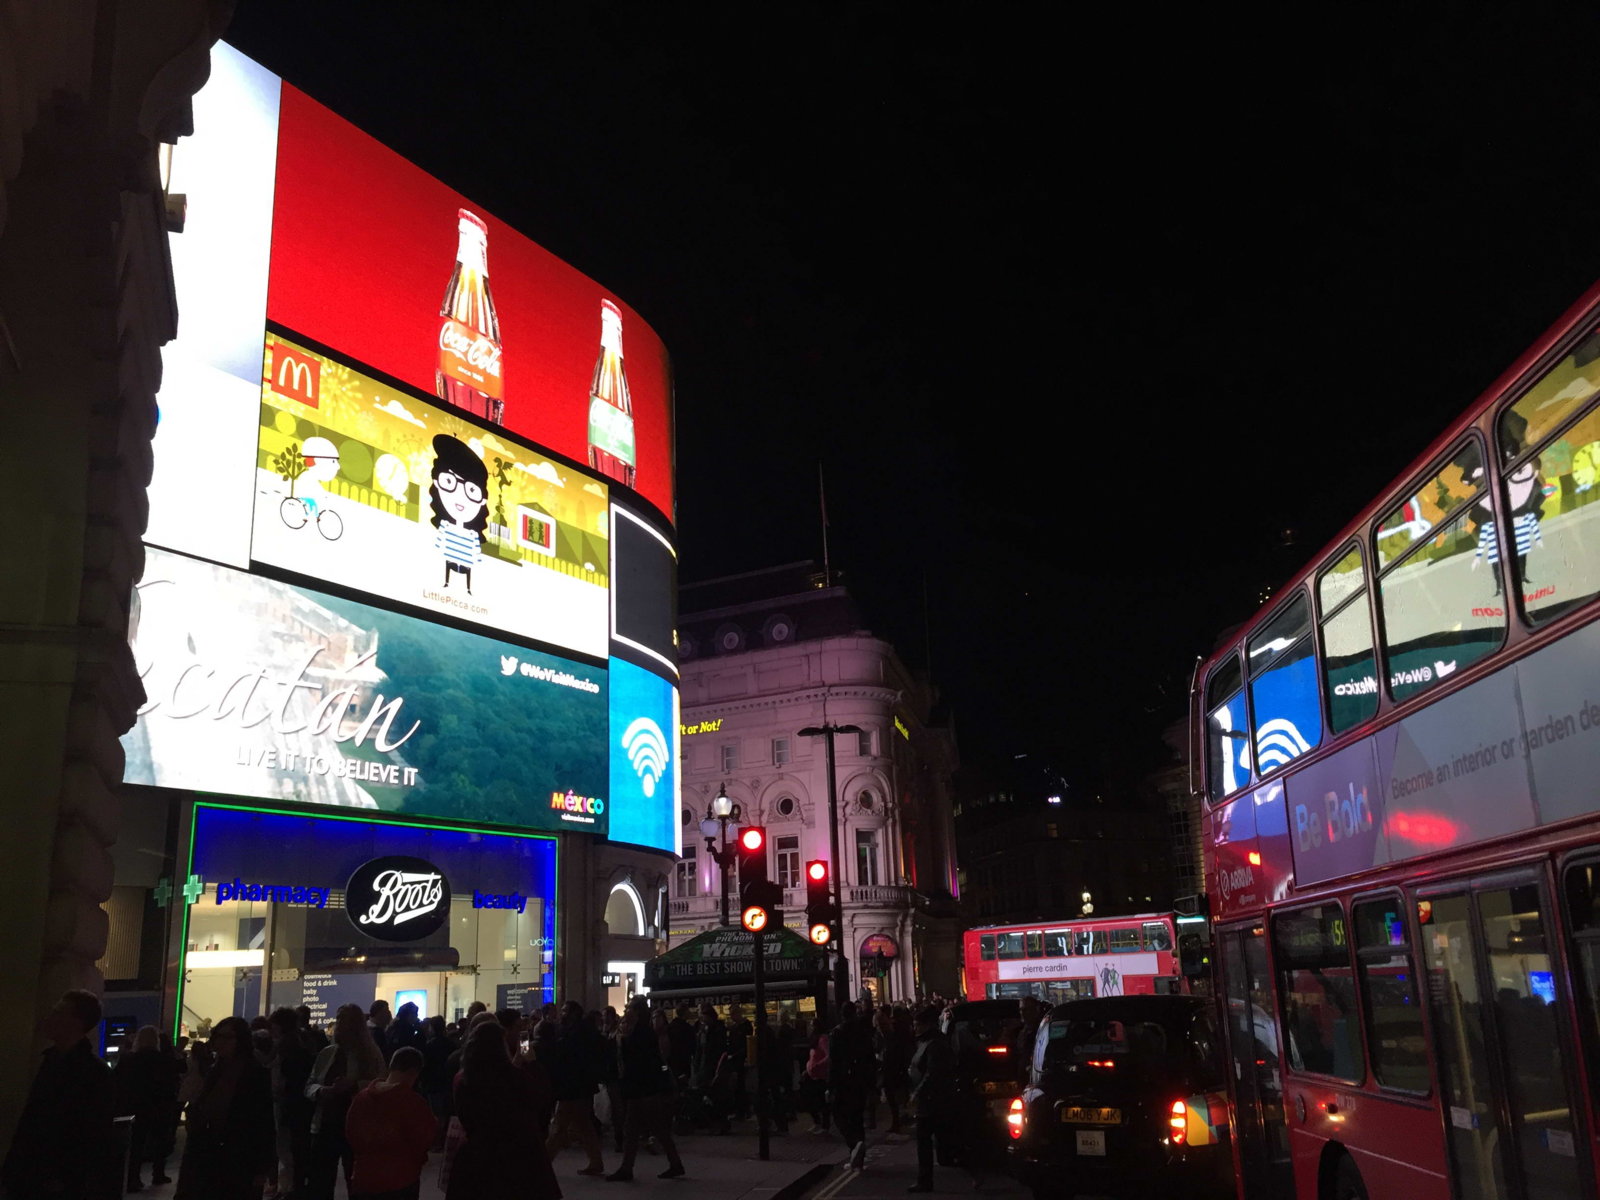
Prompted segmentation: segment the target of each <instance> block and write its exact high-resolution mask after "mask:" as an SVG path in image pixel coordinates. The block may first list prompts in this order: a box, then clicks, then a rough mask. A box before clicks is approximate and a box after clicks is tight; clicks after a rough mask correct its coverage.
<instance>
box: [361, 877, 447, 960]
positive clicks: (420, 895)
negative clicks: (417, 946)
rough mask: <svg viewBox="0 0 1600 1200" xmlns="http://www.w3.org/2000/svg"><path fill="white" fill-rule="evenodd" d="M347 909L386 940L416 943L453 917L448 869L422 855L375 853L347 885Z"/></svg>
mask: <svg viewBox="0 0 1600 1200" xmlns="http://www.w3.org/2000/svg"><path fill="white" fill-rule="evenodd" d="M344 903H345V911H346V912H347V913H349V915H350V919H351V920H352V921H353V922H354V923H355V926H356V928H357V929H359V930H360V931H361V932H362V933H365V934H367V935H368V936H370V937H375V938H381V939H382V940H384V941H386V942H414V941H417V940H419V939H421V938H425V937H427V936H428V935H429V934H431V933H433V932H434V931H436V930H437V929H438V928H439V927H440V926H441V925H443V924H444V923H445V921H447V920H448V919H449V917H450V884H449V882H448V881H447V880H446V879H445V877H444V872H443V871H441V870H439V868H438V867H436V866H434V865H433V864H432V863H430V862H427V861H425V860H424V859H420V858H404V857H390V858H375V859H373V860H372V861H370V862H366V863H363V864H362V865H361V866H360V867H358V868H357V869H356V872H355V874H354V875H352V876H351V877H350V883H349V886H348V887H346V889H345V901H344Z"/></svg>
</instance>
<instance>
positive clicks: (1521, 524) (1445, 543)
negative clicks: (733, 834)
mask: <svg viewBox="0 0 1600 1200" xmlns="http://www.w3.org/2000/svg"><path fill="white" fill-rule="evenodd" d="M1426 352H1428V353H1437V352H1439V350H1438V348H1437V347H1434V348H1430V349H1429V350H1427V351H1426ZM1409 399H1410V398H1399V397H1397V398H1396V402H1397V403H1405V402H1409ZM1356 445H1358V443H1351V444H1350V448H1351V449H1352V450H1354V448H1355V446H1356ZM1347 465H1348V464H1347ZM1312 486H1315V485H1314V484H1313V485H1312ZM1597 500H1600V287H1597V288H1595V289H1593V290H1591V291H1590V292H1589V293H1588V295H1586V296H1585V297H1584V298H1583V300H1582V301H1581V302H1580V303H1579V304H1578V305H1577V306H1575V307H1574V308H1573V309H1571V310H1570V311H1569V312H1568V313H1567V314H1566V315H1565V316H1564V317H1562V319H1561V320H1560V321H1559V322H1557V323H1556V325H1555V326H1554V327H1553V328H1551V329H1550V330H1549V331H1548V332H1547V333H1546V334H1545V335H1544V336H1543V337H1542V338H1541V339H1540V340H1539V341H1538V342H1537V343H1536V344H1535V345H1534V346H1533V348H1532V349H1530V350H1529V351H1528V352H1527V353H1526V354H1525V355H1523V357H1522V358H1521V359H1519V360H1518V361H1517V362H1516V363H1515V364H1513V366H1512V367H1511V368H1510V369H1509V370H1508V371H1507V372H1506V373H1505V374H1504V375H1502V376H1501V377H1500V379H1498V380H1497V381H1496V382H1495V383H1494V384H1493V385H1492V386H1491V387H1490V388H1489V390H1488V391H1487V392H1485V393H1484V394H1483V395H1482V396H1481V397H1480V398H1479V399H1478V401H1477V402H1476V403H1475V404H1474V405H1473V406H1472V407H1471V408H1470V409H1469V410H1468V411H1467V412H1466V413H1464V414H1463V415H1462V416H1461V417H1460V418H1458V419H1457V420H1456V421H1455V423H1454V424H1452V425H1451V426H1450V427H1449V428H1448V429H1447V430H1446V431H1445V433H1444V435H1443V436H1442V437H1440V438H1439V439H1438V441H1436V442H1435V443H1434V444H1433V445H1432V446H1431V447H1430V448H1429V449H1428V450H1427V451H1426V453H1424V454H1423V456H1422V457H1421V458H1419V459H1418V460H1417V461H1416V462H1415V463H1414V464H1413V466H1412V467H1411V468H1410V469H1408V470H1407V471H1406V472H1405V473H1404V474H1403V475H1402V476H1400V478H1399V479H1397V480H1396V481H1395V482H1394V483H1393V484H1392V485H1390V486H1389V487H1388V488H1387V489H1386V490H1385V491H1384V492H1383V493H1382V494H1381V495H1380V496H1378V497H1377V499H1375V500H1374V501H1373V502H1372V503H1371V504H1370V505H1369V506H1367V508H1366V509H1365V510H1364V511H1363V512H1361V513H1360V514H1359V515H1358V516H1357V517H1356V518H1355V520H1354V521H1352V522H1351V523H1350V524H1349V525H1348V526H1346V528H1345V529H1344V531H1343V532H1342V533H1341V534H1340V535H1339V536H1338V537H1337V538H1336V539H1335V540H1334V541H1333V542H1332V543H1331V544H1330V545H1329V546H1328V547H1327V549H1325V550H1324V551H1323V552H1322V553H1321V554H1320V555H1318V556H1317V558H1316V559H1315V560H1313V562H1312V563H1311V564H1310V565H1309V566H1308V567H1307V568H1306V569H1305V570H1303V571H1302V572H1301V573H1300V574H1299V575H1298V576H1296V577H1295V578H1294V579H1292V580H1291V581H1290V582H1289V584H1288V586H1287V587H1285V588H1284V589H1283V590H1282V591H1280V592H1278V593H1277V594H1276V595H1275V596H1273V598H1272V600H1271V602H1270V603H1269V604H1267V605H1265V606H1263V608H1262V610H1261V612H1260V614H1259V615H1258V616H1256V617H1255V618H1254V619H1253V620H1251V621H1250V622H1248V623H1247V624H1246V625H1244V626H1243V627H1241V628H1240V629H1239V630H1238V631H1236V632H1231V633H1229V634H1228V635H1227V637H1226V640H1225V641H1224V642H1222V643H1221V645H1220V647H1219V649H1218V651H1217V652H1216V653H1214V654H1213V655H1212V656H1211V657H1210V658H1209V659H1208V660H1207V661H1206V662H1204V663H1202V664H1201V666H1200V668H1199V670H1197V672H1196V674H1195V680H1194V686H1193V689H1192V693H1191V702H1190V708H1191V745H1192V747H1193V751H1194V752H1193V753H1192V754H1191V755H1190V760H1191V766H1192V769H1193V771H1194V779H1193V786H1194V789H1195V791H1196V792H1197V793H1198V794H1199V796H1201V797H1202V798H1203V801H1204V819H1203V821H1202V826H1201V837H1202V839H1203V842H1202V846H1203V851H1204V859H1205V877H1206V892H1207V896H1208V897H1209V901H1210V916H1211V922H1212V929H1213V937H1214V941H1213V955H1212V957H1213V962H1214V963H1215V965H1216V981H1215V982H1216V991H1217V994H1218V996H1219V1001H1220V1009H1219V1011H1220V1013H1221V1014H1222V1015H1223V1016H1224V1017H1225V1021H1224V1024H1225V1028H1226V1048H1227V1051H1228V1054H1229V1056H1230V1058H1231V1060H1232V1061H1231V1064H1230V1067H1231V1069H1230V1070H1229V1071H1228V1079H1229V1084H1230V1088H1231V1090H1232V1092H1233V1097H1232V1099H1233V1110H1234V1145H1235V1147H1236V1150H1235V1155H1236V1165H1237V1168H1238V1170H1237V1179H1238V1188H1239V1191H1238V1194H1239V1196H1240V1197H1241V1200H1266V1198H1269V1197H1270V1198H1272V1200H1277V1198H1279V1197H1293V1198H1295V1200H1363V1198H1366V1197H1372V1198H1374V1200H1376V1198H1378V1197H1389V1196H1403V1197H1406V1198H1407V1200H1455V1198H1459V1200H1541V1198H1543V1197H1551V1198H1554V1197H1565V1196H1594V1195H1595V1194H1596V1171H1597V1162H1600V1154H1597V1143H1596V1136H1597V1134H1600V1125H1597V1121H1596V1100H1597V1098H1600V820H1597V817H1600V622H1597V621H1596V620H1595V618H1596V617H1597V616H1600V504H1597V503H1595V502H1596V501H1597Z"/></svg>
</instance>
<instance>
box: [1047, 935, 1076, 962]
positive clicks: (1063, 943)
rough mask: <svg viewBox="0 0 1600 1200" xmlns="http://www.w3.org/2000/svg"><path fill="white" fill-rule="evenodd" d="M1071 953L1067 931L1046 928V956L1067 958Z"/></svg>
mask: <svg viewBox="0 0 1600 1200" xmlns="http://www.w3.org/2000/svg"><path fill="white" fill-rule="evenodd" d="M1069 953H1070V951H1069V950H1068V948H1067V931H1066V930H1065V929H1046V930H1045V931H1044V956H1045V957H1046V958H1065V957H1066V956H1067V955H1068V954H1069Z"/></svg>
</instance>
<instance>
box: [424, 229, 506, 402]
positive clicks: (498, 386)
mask: <svg viewBox="0 0 1600 1200" xmlns="http://www.w3.org/2000/svg"><path fill="white" fill-rule="evenodd" d="M456 219H457V228H458V230H459V231H460V235H461V236H460V240H459V242H458V243H457V245H456V269H455V270H454V271H452V272H451V274H450V286H449V287H447V288H446V289H445V292H444V303H443V304H441V305H440V306H439V315H440V316H441V317H443V318H444V321H443V323H442V324H441V325H440V326H439V372H438V374H437V375H436V376H435V377H434V390H435V391H436V392H438V393H439V398H440V399H441V400H448V401H449V402H450V403H451V404H454V405H456V406H457V407H459V408H464V409H466V410H467V411H468V412H470V413H475V414H476V415H478V416H480V417H487V418H488V419H489V420H491V421H493V422H494V423H495V424H497V425H498V424H501V423H502V422H503V420H504V417H505V400H504V399H503V397H504V387H503V384H502V381H501V376H500V318H499V317H498V316H496V315H495V311H494V295H493V293H492V292H490V291H489V229H488V226H486V225H485V224H484V223H483V218H482V217H480V216H478V215H477V214H476V213H470V212H468V211H467V210H466V209H464V208H462V209H457V210H456Z"/></svg>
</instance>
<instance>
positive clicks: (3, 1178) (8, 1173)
mask: <svg viewBox="0 0 1600 1200" xmlns="http://www.w3.org/2000/svg"><path fill="white" fill-rule="evenodd" d="M99 1027H100V999H99V997H98V996H96V995H95V994H94V993H93V992H86V991H82V990H80V989H76V988H75V989H73V990H71V991H68V992H63V993H62V995H61V999H59V1000H57V1001H56V1003H55V1007H53V1008H52V1009H51V1010H50V1011H49V1013H47V1014H46V1015H45V1018H44V1020H43V1022H42V1023H41V1026H40V1031H41V1032H42V1033H43V1034H44V1036H45V1037H46V1038H47V1039H49V1042H50V1045H49V1047H48V1048H47V1049H46V1050H45V1052H44V1058H43V1061H41V1062H40V1064H39V1071H38V1073H37V1074H36V1075H35V1076H34V1077H33V1085H32V1086H31V1087H30V1088H29V1089H28V1099H27V1101H26V1102H25V1103H24V1104H23V1108H22V1116H21V1117H20V1118H19V1119H18V1121H17V1129H16V1133H15V1134H14V1135H13V1136H12V1139H11V1149H10V1150H9V1151H8V1152H7V1154H6V1158H5V1164H4V1165H3V1166H0V1182H3V1183H4V1185H5V1188H6V1193H7V1194H8V1195H11V1196H19V1197H24V1196H25V1197H33V1196H59V1197H63V1198H64V1200H65V1198H68V1197H70V1198H72V1200H81V1198H82V1197H85V1196H87V1195H88V1192H89V1188H90V1186H91V1184H92V1183H93V1182H94V1180H95V1176H96V1175H97V1173H98V1172H100V1171H101V1170H102V1169H103V1165H104V1164H105V1163H106V1162H107V1161H109V1156H110V1154H111V1152H112V1151H111V1147H112V1142H111V1119H112V1109H113V1108H114V1107H115V1104H114V1101H115V1097H116V1090H115V1088H114V1086H113V1084H112V1081H111V1071H110V1069H109V1068H107V1066H106V1065H105V1063H103V1062H101V1061H100V1060H99V1059H98V1058H96V1057H95V1055H94V1051H93V1050H91V1049H90V1048H89V1033H90V1031H91V1030H94V1029H98V1028H99Z"/></svg>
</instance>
